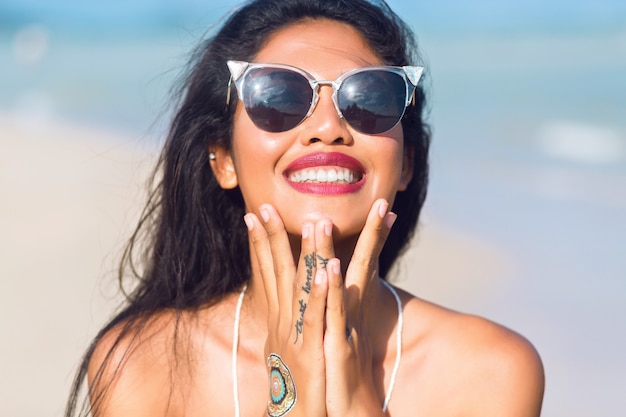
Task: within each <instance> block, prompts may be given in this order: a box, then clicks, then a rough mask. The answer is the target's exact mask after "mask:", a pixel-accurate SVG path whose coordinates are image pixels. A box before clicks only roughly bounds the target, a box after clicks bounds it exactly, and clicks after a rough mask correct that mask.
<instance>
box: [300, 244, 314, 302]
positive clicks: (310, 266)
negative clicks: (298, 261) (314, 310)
mask: <svg viewBox="0 0 626 417" xmlns="http://www.w3.org/2000/svg"><path fill="white" fill-rule="evenodd" d="M304 266H306V282H305V283H304V285H303V286H302V291H304V292H305V293H307V294H310V293H311V281H312V280H313V270H314V269H315V266H316V261H315V254H314V253H309V254H308V255H305V256H304Z"/></svg>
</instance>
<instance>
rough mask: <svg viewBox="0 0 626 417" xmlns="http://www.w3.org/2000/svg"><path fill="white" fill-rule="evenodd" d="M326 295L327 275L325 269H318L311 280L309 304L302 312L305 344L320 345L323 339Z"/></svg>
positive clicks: (313, 346)
mask: <svg viewBox="0 0 626 417" xmlns="http://www.w3.org/2000/svg"><path fill="white" fill-rule="evenodd" d="M327 296H328V275H327V271H326V270H325V269H318V270H317V271H316V273H315V278H314V280H313V288H312V289H311V295H310V297H309V305H308V306H307V310H306V313H305V314H304V334H303V335H302V338H303V340H306V346H309V347H312V348H315V347H319V346H322V343H323V340H324V315H325V313H326V298H327Z"/></svg>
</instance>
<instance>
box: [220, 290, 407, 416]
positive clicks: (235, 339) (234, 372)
mask: <svg viewBox="0 0 626 417" xmlns="http://www.w3.org/2000/svg"><path fill="white" fill-rule="evenodd" d="M382 283H383V284H384V285H385V287H387V288H388V289H389V291H390V292H391V294H392V295H393V298H395V300H396V304H397V306H398V330H397V331H396V360H395V363H394V364H393V370H392V371H391V379H390V380H389V387H388V388H387V393H386V394H385V401H384V402H383V413H384V412H386V411H387V406H388V405H389V401H391V393H392V392H393V387H394V385H395V384H396V376H397V375H398V369H399V368H400V359H401V357H402V327H403V324H404V320H403V314H402V301H400V296H399V295H398V292H397V291H396V290H395V289H394V288H393V287H392V286H391V285H389V284H388V283H387V281H385V280H382ZM247 289H248V286H247V285H245V286H244V287H243V289H242V290H241V292H240V293H239V298H238V299H237V307H236V310H235V323H234V325H233V353H232V363H231V366H232V368H231V369H232V376H233V398H234V402H235V417H239V412H240V411H239V385H238V378H237V348H238V347H239V320H240V318H241V306H242V305H243V297H244V295H245V294H246V290H247Z"/></svg>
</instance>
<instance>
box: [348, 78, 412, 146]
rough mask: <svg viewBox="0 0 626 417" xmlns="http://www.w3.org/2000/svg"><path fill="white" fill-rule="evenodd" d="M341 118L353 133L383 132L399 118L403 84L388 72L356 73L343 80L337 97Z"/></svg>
mask: <svg viewBox="0 0 626 417" xmlns="http://www.w3.org/2000/svg"><path fill="white" fill-rule="evenodd" d="M337 100H338V102H339V108H340V109H341V112H342V113H343V117H344V118H345V119H346V121H347V122H348V123H349V124H350V126H352V127H353V128H354V129H355V130H357V131H359V132H362V133H366V134H379V133H384V132H386V131H388V130H390V129H391V128H393V127H394V126H395V125H396V124H397V123H398V122H399V121H400V119H401V118H402V115H403V114H404V108H405V103H406V84H405V82H404V78H402V76H400V75H399V74H396V73H393V72H389V71H378V70H371V71H363V72H358V73H356V74H354V75H352V76H350V77H348V78H347V79H346V80H344V82H343V84H342V85H341V88H340V90H339V94H338V97H337Z"/></svg>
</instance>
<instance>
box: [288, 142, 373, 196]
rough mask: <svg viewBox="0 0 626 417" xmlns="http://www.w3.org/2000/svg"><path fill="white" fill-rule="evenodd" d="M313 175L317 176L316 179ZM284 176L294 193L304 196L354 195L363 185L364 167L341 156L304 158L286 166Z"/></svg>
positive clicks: (323, 154)
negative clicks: (303, 194) (304, 194)
mask: <svg viewBox="0 0 626 417" xmlns="http://www.w3.org/2000/svg"><path fill="white" fill-rule="evenodd" d="M320 171H322V172H321V173H320ZM316 173H320V174H319V175H318V176H317V177H316ZM327 173H328V179H327V175H326V174H327ZM344 174H345V177H344ZM283 175H284V177H285V179H286V180H287V183H288V184H289V185H291V186H292V187H293V188H294V189H295V190H297V191H299V192H302V193H307V194H319V195H337V194H349V193H354V192H357V191H358V190H360V189H361V187H363V185H364V184H365V167H363V165H362V164H361V163H360V162H359V161H358V160H356V159H355V158H353V157H351V156H348V155H346V154H343V153H340V152H316V153H312V154H308V155H305V156H303V157H301V158H298V159H296V160H295V161H293V162H292V163H291V164H289V166H288V167H287V169H286V170H285V172H284V174H283ZM337 178H338V179H337Z"/></svg>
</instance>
